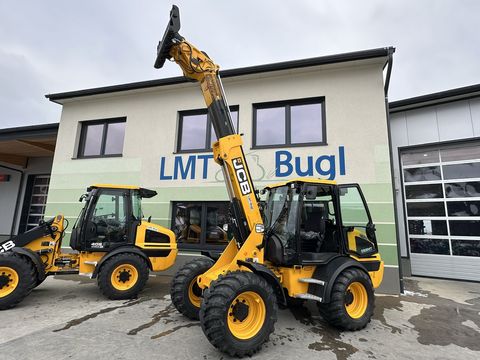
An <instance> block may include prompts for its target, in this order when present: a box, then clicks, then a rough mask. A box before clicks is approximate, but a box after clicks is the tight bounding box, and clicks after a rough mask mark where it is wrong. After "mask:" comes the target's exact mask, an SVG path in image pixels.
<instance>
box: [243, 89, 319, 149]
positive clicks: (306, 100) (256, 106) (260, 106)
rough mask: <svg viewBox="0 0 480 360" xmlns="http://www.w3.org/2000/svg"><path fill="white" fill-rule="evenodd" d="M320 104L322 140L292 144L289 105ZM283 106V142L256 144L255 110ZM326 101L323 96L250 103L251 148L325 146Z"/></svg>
mask: <svg viewBox="0 0 480 360" xmlns="http://www.w3.org/2000/svg"><path fill="white" fill-rule="evenodd" d="M313 104H321V106H322V119H321V120H322V141H315V142H304V143H295V144H292V112H291V107H292V106H296V105H313ZM277 107H283V108H284V110H285V143H283V144H273V145H257V110H259V109H269V108H277ZM325 107H326V101H325V96H316V97H308V98H301V99H292V100H280V101H268V102H262V103H254V104H252V111H253V114H252V147H251V148H252V149H275V148H291V147H306V146H326V145H328V143H327V121H326V110H325Z"/></svg>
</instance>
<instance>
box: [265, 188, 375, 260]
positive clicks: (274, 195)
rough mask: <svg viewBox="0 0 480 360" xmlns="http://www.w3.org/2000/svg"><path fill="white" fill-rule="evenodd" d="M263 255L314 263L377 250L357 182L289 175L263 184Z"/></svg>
mask: <svg viewBox="0 0 480 360" xmlns="http://www.w3.org/2000/svg"><path fill="white" fill-rule="evenodd" d="M266 193H267V199H266V201H265V206H264V214H263V215H264V223H265V229H266V250H265V257H266V259H267V260H269V261H271V262H272V263H273V264H275V265H282V266H293V265H319V264H324V263H327V262H329V261H330V260H332V259H333V258H335V257H338V256H342V255H354V256H356V257H369V256H372V255H374V254H375V253H376V252H377V244H376V238H375V227H374V225H373V223H372V220H371V217H370V213H369V211H368V208H367V205H366V202H365V200H364V197H363V194H362V192H361V190H360V187H359V186H358V185H357V184H349V185H336V184H335V182H333V181H327V180H316V181H315V182H313V181H312V182H310V180H309V182H306V181H305V180H292V181H290V182H287V183H283V184H278V185H273V186H271V187H268V188H266Z"/></svg>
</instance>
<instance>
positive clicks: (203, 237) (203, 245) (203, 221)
mask: <svg viewBox="0 0 480 360" xmlns="http://www.w3.org/2000/svg"><path fill="white" fill-rule="evenodd" d="M170 203H171V209H172V213H171V219H170V229H171V230H172V231H174V228H175V215H176V210H177V205H178V204H181V203H188V204H192V205H199V206H200V207H201V209H202V213H201V215H200V227H201V229H206V225H207V207H208V206H209V205H214V204H218V203H222V204H224V205H227V206H228V205H229V203H230V202H229V201H228V200H212V201H201V200H192V201H191V200H175V201H171V202H170ZM228 243H229V241H227V243H226V244H225V245H210V244H208V243H207V234H206V233H205V232H204V231H203V230H202V232H201V233H200V241H199V243H198V244H190V243H181V242H178V243H177V246H178V249H180V250H214V251H216V250H221V251H223V249H225V247H226V246H227V245H228Z"/></svg>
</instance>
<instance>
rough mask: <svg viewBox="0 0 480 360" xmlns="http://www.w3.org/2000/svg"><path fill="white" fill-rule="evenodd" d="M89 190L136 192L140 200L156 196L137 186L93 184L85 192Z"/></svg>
mask: <svg viewBox="0 0 480 360" xmlns="http://www.w3.org/2000/svg"><path fill="white" fill-rule="evenodd" d="M91 189H123V190H138V191H139V192H140V196H141V197H142V198H151V197H154V196H155V195H157V192H156V191H155V190H150V189H145V188H141V187H140V186H137V185H119V184H93V185H91V186H89V187H88V188H87V191H90V190H91Z"/></svg>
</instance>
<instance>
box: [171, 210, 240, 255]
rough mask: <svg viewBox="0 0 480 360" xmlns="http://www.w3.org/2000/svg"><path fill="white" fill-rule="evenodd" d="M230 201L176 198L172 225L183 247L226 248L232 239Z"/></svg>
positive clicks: (178, 241) (179, 243)
mask: <svg viewBox="0 0 480 360" xmlns="http://www.w3.org/2000/svg"><path fill="white" fill-rule="evenodd" d="M228 206H229V203H228V201H204V202H201V201H188V202H184V201H181V202H173V211H172V214H173V216H172V229H173V231H174V232H175V236H176V238H177V243H178V245H179V247H180V248H183V249H223V248H224V247H225V246H226V245H227V244H228V242H229V241H230V240H231V239H232V237H233V235H232V233H231V232H230V231H229V230H227V226H226V225H227V224H228Z"/></svg>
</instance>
